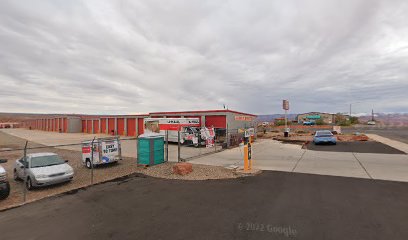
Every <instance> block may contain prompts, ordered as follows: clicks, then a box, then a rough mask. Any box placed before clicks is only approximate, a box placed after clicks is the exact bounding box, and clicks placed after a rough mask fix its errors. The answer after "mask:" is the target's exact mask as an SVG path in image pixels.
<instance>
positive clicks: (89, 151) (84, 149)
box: [82, 146, 91, 154]
mask: <svg viewBox="0 0 408 240" xmlns="http://www.w3.org/2000/svg"><path fill="white" fill-rule="evenodd" d="M82 153H85V154H86V153H91V146H86V147H82Z"/></svg>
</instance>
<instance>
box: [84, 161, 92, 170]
mask: <svg viewBox="0 0 408 240" xmlns="http://www.w3.org/2000/svg"><path fill="white" fill-rule="evenodd" d="M85 164H86V167H87V168H89V169H91V168H92V164H91V161H90V160H86V162H85Z"/></svg>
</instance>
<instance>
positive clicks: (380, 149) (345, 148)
mask: <svg viewBox="0 0 408 240" xmlns="http://www.w3.org/2000/svg"><path fill="white" fill-rule="evenodd" d="M306 148H307V149H308V150H312V151H324V152H354V153H385V154H405V152H403V151H400V150H398V149H396V148H393V147H391V146H388V145H386V144H383V143H381V142H374V141H366V142H337V144H336V145H315V144H314V143H308V144H307V145H306Z"/></svg>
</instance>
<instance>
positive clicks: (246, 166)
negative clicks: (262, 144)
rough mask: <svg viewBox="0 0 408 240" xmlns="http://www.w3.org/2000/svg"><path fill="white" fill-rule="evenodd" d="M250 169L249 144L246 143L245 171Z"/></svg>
mask: <svg viewBox="0 0 408 240" xmlns="http://www.w3.org/2000/svg"><path fill="white" fill-rule="evenodd" d="M248 170H249V159H248V145H244V171H248Z"/></svg>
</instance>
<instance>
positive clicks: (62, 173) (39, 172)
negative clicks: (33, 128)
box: [13, 153, 74, 190]
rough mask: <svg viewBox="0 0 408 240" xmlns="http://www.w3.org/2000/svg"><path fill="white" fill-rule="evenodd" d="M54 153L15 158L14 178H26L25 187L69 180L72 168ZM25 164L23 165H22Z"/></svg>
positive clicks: (72, 171) (72, 172) (72, 174)
mask: <svg viewBox="0 0 408 240" xmlns="http://www.w3.org/2000/svg"><path fill="white" fill-rule="evenodd" d="M67 162H68V161H64V160H62V159H61V158H60V157H59V156H58V155H57V154H55V153H33V154H27V158H26V161H24V157H22V158H21V159H18V160H16V163H15V164H14V171H13V173H14V179H15V180H19V179H22V180H26V187H27V189H29V190H31V189H32V188H33V187H40V186H49V185H53V184H58V183H63V182H68V181H71V180H72V179H73V177H74V169H73V168H72V167H71V166H70V165H68V163H67ZM24 166H25V167H24Z"/></svg>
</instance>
